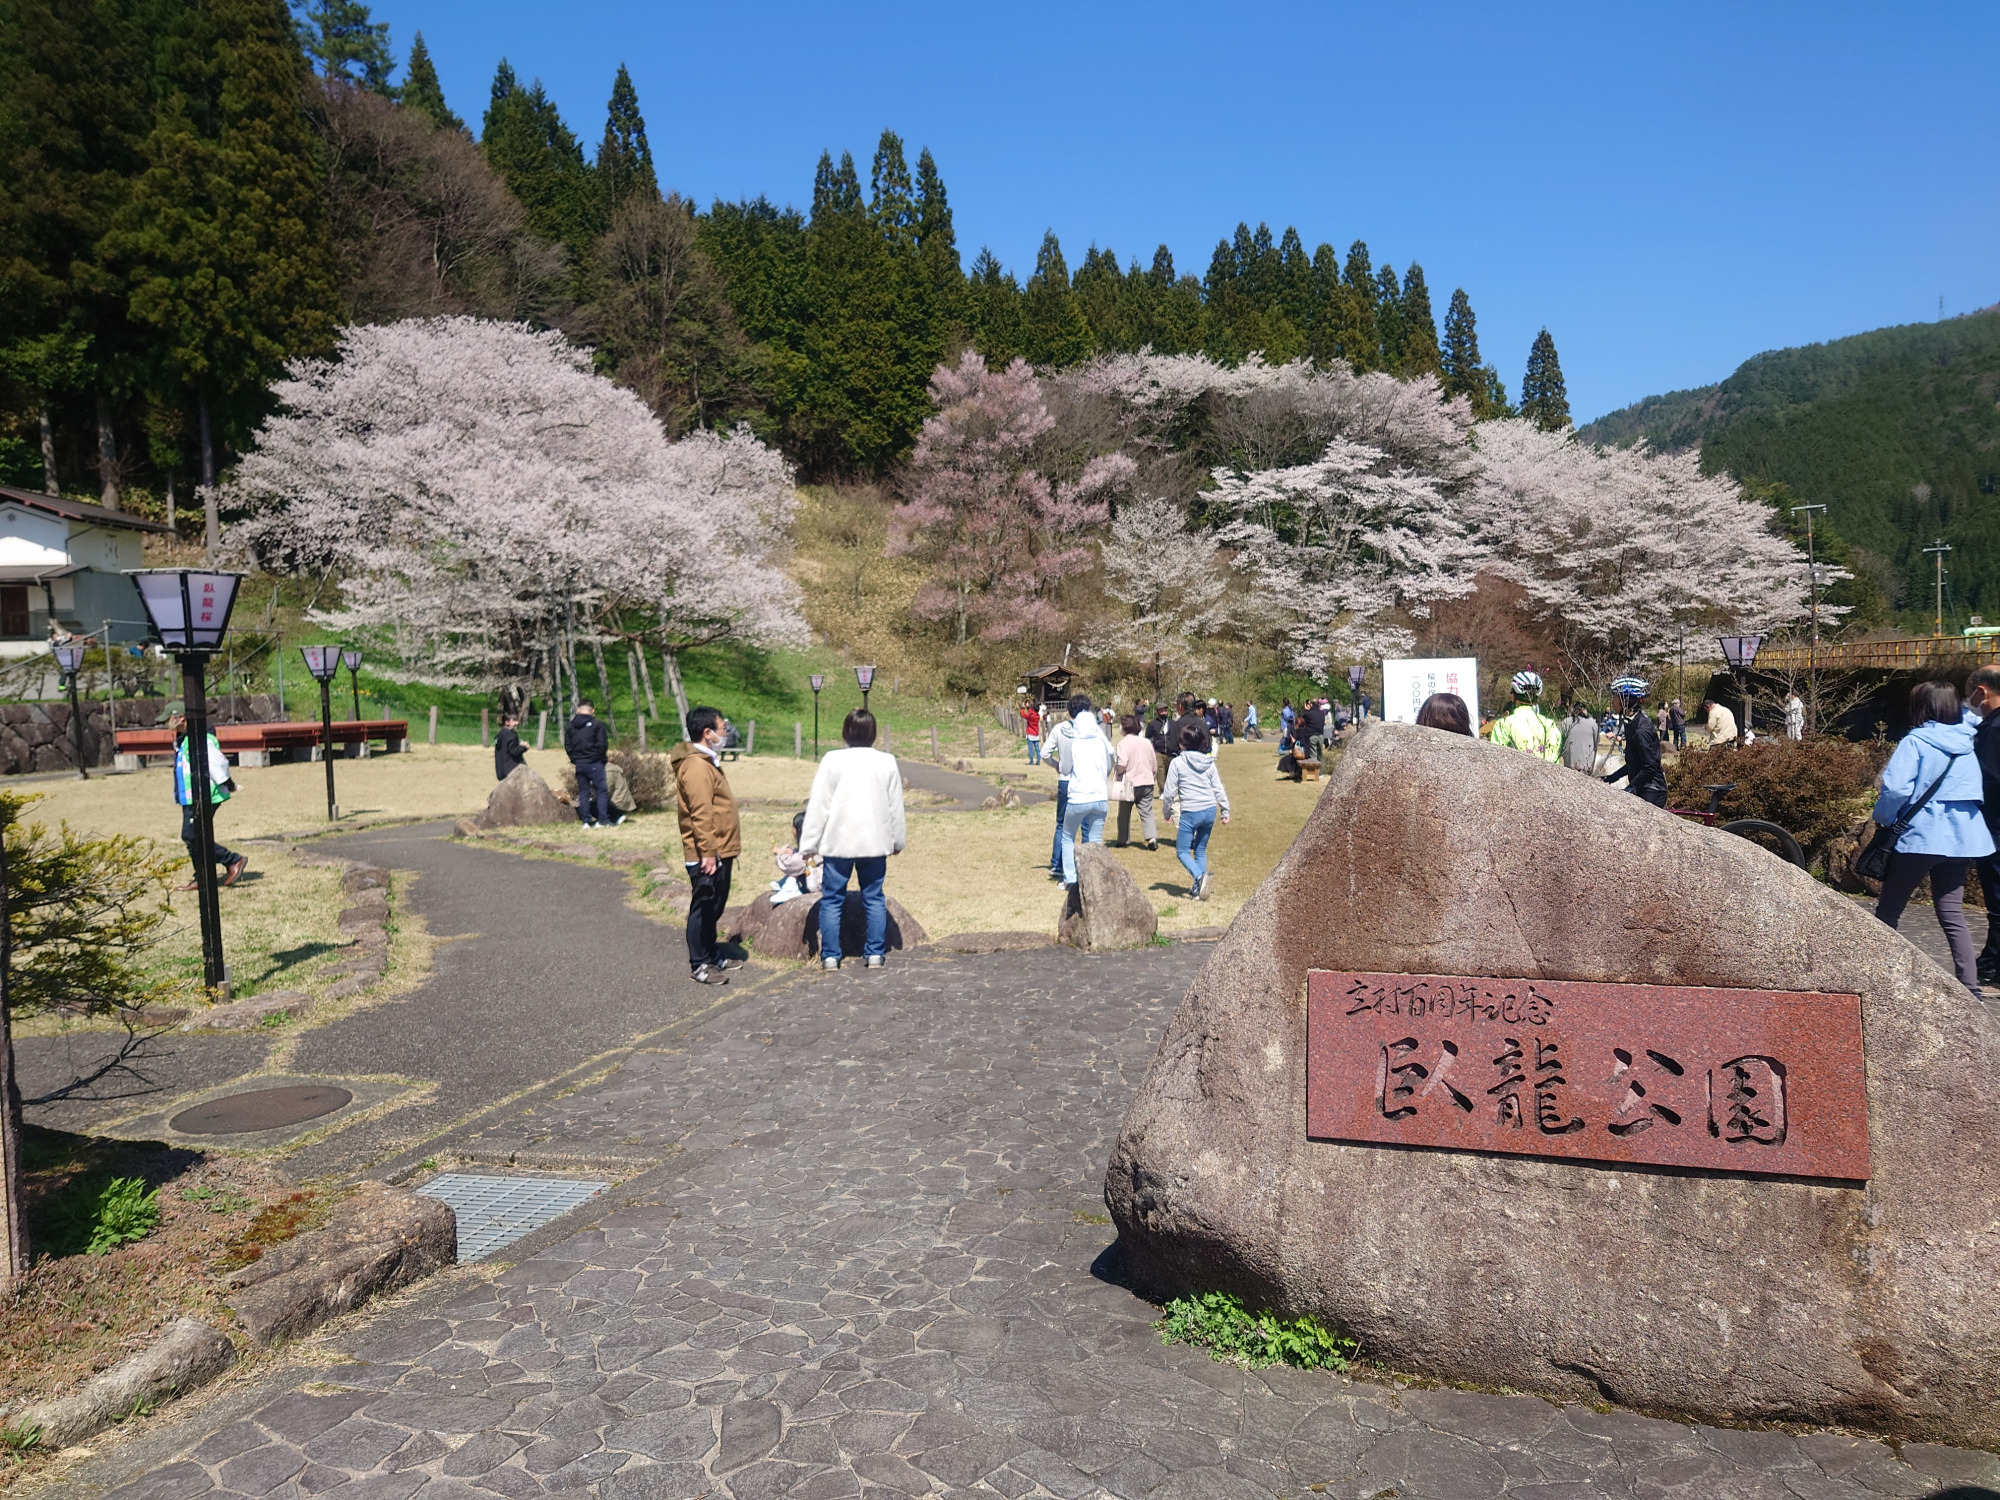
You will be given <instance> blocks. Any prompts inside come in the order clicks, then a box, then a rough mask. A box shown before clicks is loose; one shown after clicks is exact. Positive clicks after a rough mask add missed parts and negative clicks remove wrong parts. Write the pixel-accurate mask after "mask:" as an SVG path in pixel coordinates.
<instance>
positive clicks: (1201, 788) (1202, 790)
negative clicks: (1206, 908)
mask: <svg viewBox="0 0 2000 1500" xmlns="http://www.w3.org/2000/svg"><path fill="white" fill-rule="evenodd" d="M1204 738H1205V735H1204V734H1203V732H1202V730H1201V729H1200V728H1199V727H1198V726H1196V725H1192V724H1190V725H1188V726H1187V727H1186V728H1184V729H1182V730H1181V753H1180V754H1179V755H1176V756H1175V757H1174V759H1173V763H1172V764H1171V765H1169V766H1168V767H1167V784H1166V787H1165V789H1164V791H1163V792H1162V793H1161V800H1162V801H1164V802H1165V803H1166V805H1167V816H1168V817H1169V818H1172V819H1173V820H1174V822H1175V824H1176V826H1177V829H1178V832H1177V833H1176V834H1175V837H1174V848H1175V851H1176V852H1177V853H1178V854H1179V855H1180V859H1181V864H1182V865H1184V866H1185V867H1186V869H1187V872H1188V874H1189V875H1191V876H1192V877H1194V891H1193V896H1194V899H1195V900H1197V901H1206V900H1207V899H1208V890H1209V881H1210V876H1209V873H1208V839H1209V835H1210V834H1212V833H1214V832H1215V824H1216V820H1217V819H1218V818H1219V819H1220V820H1221V821H1222V822H1224V823H1227V822H1228V821H1229V793H1228V792H1227V791H1225V790H1224V789H1223V786H1222V774H1221V773H1220V772H1219V771H1217V770H1216V769H1215V757H1214V756H1213V755H1212V754H1210V753H1209V752H1208V751H1207V750H1204V749H1203V748H1202V741H1203V740H1204Z"/></svg>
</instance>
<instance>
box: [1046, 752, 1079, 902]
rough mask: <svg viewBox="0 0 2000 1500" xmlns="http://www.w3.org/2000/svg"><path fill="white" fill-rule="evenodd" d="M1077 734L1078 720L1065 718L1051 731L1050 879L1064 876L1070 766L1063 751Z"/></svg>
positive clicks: (1058, 878)
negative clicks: (1052, 820)
mask: <svg viewBox="0 0 2000 1500" xmlns="http://www.w3.org/2000/svg"><path fill="white" fill-rule="evenodd" d="M1075 734H1076V720H1075V719H1074V718H1073V717H1072V718H1069V719H1065V720H1064V721H1063V722H1062V723H1060V724H1058V725H1056V727H1055V728H1054V729H1052V730H1051V731H1049V735H1048V748H1049V754H1048V759H1049V761H1050V763H1051V764H1052V765H1054V766H1055V768H1056V832H1055V837H1054V838H1053V839H1051V840H1050V841H1049V879H1051V880H1061V879H1062V878H1063V817H1064V815H1065V814H1067V813H1068V812H1069V767H1068V766H1067V765H1066V764H1064V762H1063V752H1064V750H1065V748H1066V747H1067V746H1068V745H1069V742H1070V740H1071V739H1072V738H1073V737H1074V736H1075Z"/></svg>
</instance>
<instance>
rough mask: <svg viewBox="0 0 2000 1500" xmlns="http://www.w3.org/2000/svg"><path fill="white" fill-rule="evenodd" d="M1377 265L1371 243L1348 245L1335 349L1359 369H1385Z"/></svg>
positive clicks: (1341, 280) (1361, 242)
mask: <svg viewBox="0 0 2000 1500" xmlns="http://www.w3.org/2000/svg"><path fill="white" fill-rule="evenodd" d="M1375 294H1376V289H1375V268H1374V266H1373V265H1372V264H1371V263H1370V261H1369V257H1368V242H1367V241H1366V240H1356V241H1355V242H1354V243H1353V244H1351V245H1349V246H1348V247H1347V265H1346V267H1345V268H1344V269H1343V271H1342V272H1341V278H1340V313H1339V322H1338V330H1339V331H1338V334H1337V337H1336V339H1335V352H1336V353H1338V354H1339V355H1340V357H1341V358H1342V359H1344V360H1346V361H1347V362H1348V363H1349V364H1350V365H1352V366H1354V368H1355V369H1356V370H1379V369H1381V368H1382V332H1381V329H1380V327H1379V326H1378V324H1377V321H1376V307H1375Z"/></svg>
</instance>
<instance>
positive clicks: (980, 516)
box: [890, 350, 1137, 646]
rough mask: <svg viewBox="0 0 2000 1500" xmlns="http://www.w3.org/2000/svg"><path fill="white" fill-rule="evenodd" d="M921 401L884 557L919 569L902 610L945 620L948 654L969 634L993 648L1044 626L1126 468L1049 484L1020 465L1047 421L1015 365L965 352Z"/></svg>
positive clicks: (1106, 466)
mask: <svg viewBox="0 0 2000 1500" xmlns="http://www.w3.org/2000/svg"><path fill="white" fill-rule="evenodd" d="M931 399H932V401H933V402H934V403H935V404H936V407H937V410H936V412H935V414H934V415H933V416H932V417H931V418H930V419H929V420H928V421H926V422H925V423H924V427H923V433H922V435H921V436H920V437H919V438H918V440H917V446H916V449H915V451H914V452H913V453H912V454H911V456H910V467H909V480H908V484H907V485H906V488H905V498H904V500H903V502H902V504H900V505H899V506H898V507H897V508H896V511H895V514H894V516H893V518H892V521H891V530H890V548H891V550H892V551H894V552H898V553H904V554H909V555H913V556H915V557H917V558H919V559H921V560H922V561H924V562H925V563H927V564H928V565H929V567H930V571H931V576H930V579H929V581H928V582H926V583H925V585H924V586H923V587H922V588H921V589H919V590H918V592H917V595H916V598H915V600H914V601H913V602H912V605H911V607H912V608H913V609H914V610H915V611H916V613H917V614H918V615H919V616H921V617H922V618H924V619H927V620H938V621H944V622H947V623H948V624H949V625H950V627H951V630H952V635H953V640H954V642H955V643H956V644H958V645H960V646H963V645H964V644H966V642H967V641H968V640H970V639H972V638H973V637H974V636H975V635H976V636H977V637H978V638H979V639H981V640H987V641H999V640H1008V639H1011V638H1013V637H1016V636H1019V635H1022V634H1026V633H1030V632H1040V631H1052V630H1054V629H1056V628H1057V626H1058V625H1059V623H1060V621H1061V614H1060V611H1059V610H1058V609H1057V607H1056V604H1055V602H1054V600H1053V599H1052V598H1051V597H1050V593H1051V590H1052V588H1053V586H1054V585H1055V584H1056V583H1058V582H1059V581H1060V580H1062V579H1064V578H1067V577H1070V576H1072V575H1074V574H1077V573H1080V572H1083V571H1085V570H1086V569H1088V568H1089V567H1090V565H1091V563H1092V561H1093V557H1092V553H1091V549H1090V547H1089V545H1088V542H1087V539H1086V533H1087V532H1088V531H1089V530H1090V529H1091V528H1092V527H1095V526H1097V525H1099V524H1101V523H1102V522H1103V521H1104V520H1105V519H1106V518H1107V517H1108V515H1109V501H1110V498H1111V497H1112V496H1113V495H1114V494H1116V493H1117V492H1118V491H1120V490H1122V489H1123V488H1125V487H1126V486H1127V485H1129V483H1130V482H1131V478H1132V475H1133V473H1134V472H1135V470H1136V467H1137V466H1136V464H1135V463H1134V462H1133V460H1132V459H1131V458H1130V457H1128V456H1127V455H1125V454H1123V453H1110V454H1103V455H1100V456H1098V457H1095V458H1092V459H1091V460H1090V461H1089V462H1088V463H1086V464H1085V465H1084V466H1083V468H1082V471H1081V472H1080V473H1079V474H1078V476H1077V477H1076V478H1075V479H1074V480H1070V481H1067V482H1064V483H1060V484H1052V483H1051V482H1050V481H1049V479H1048V478H1047V476H1046V475H1044V474H1042V473H1041V472H1040V471H1038V470H1037V469H1035V468H1034V467H1032V464H1031V461H1030V460H1031V455H1032V452H1033V449H1034V446H1035V443H1036V440H1037V439H1039V438H1040V437H1041V436H1042V435H1043V434H1044V433H1046V432H1047V431H1048V430H1049V428H1050V426H1051V425H1052V419H1051V418H1050V416H1049V413H1048V408H1047V406H1046V405H1045V404H1044V402H1043V400H1042V394H1041V389H1040V386H1039V384H1038V383H1037V381H1036V378H1035V372H1034V371H1033V370H1031V369H1030V368H1029V367H1028V364H1027V362H1026V361H1025V360H1019V359H1017V360H1015V361H1014V362H1013V363H1012V364H1010V365H1009V366H1008V367H1007V368H1006V369H1004V370H998V371H994V370H989V369H987V368H986V363H985V361H984V360H982V359H981V358H980V357H979V354H978V352H977V351H975V350H967V351H966V353H965V355H964V357H963V358H961V359H960V360H959V362H958V363H957V364H956V365H939V366H938V368H937V372H936V373H935V374H934V375H933V376H932V377H931Z"/></svg>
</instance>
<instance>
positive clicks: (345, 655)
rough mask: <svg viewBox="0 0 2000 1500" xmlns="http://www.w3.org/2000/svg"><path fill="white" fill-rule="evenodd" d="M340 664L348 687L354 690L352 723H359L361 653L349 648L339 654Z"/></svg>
mask: <svg viewBox="0 0 2000 1500" xmlns="http://www.w3.org/2000/svg"><path fill="white" fill-rule="evenodd" d="M340 664H341V665H342V666H343V667H345V668H347V683H348V686H349V687H351V688H353V689H354V721H355V722H356V723H357V724H358V723H360V722H361V653H360V652H359V651H356V650H354V649H353V648H352V647H349V648H348V649H347V650H345V651H343V652H341V653H340Z"/></svg>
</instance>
